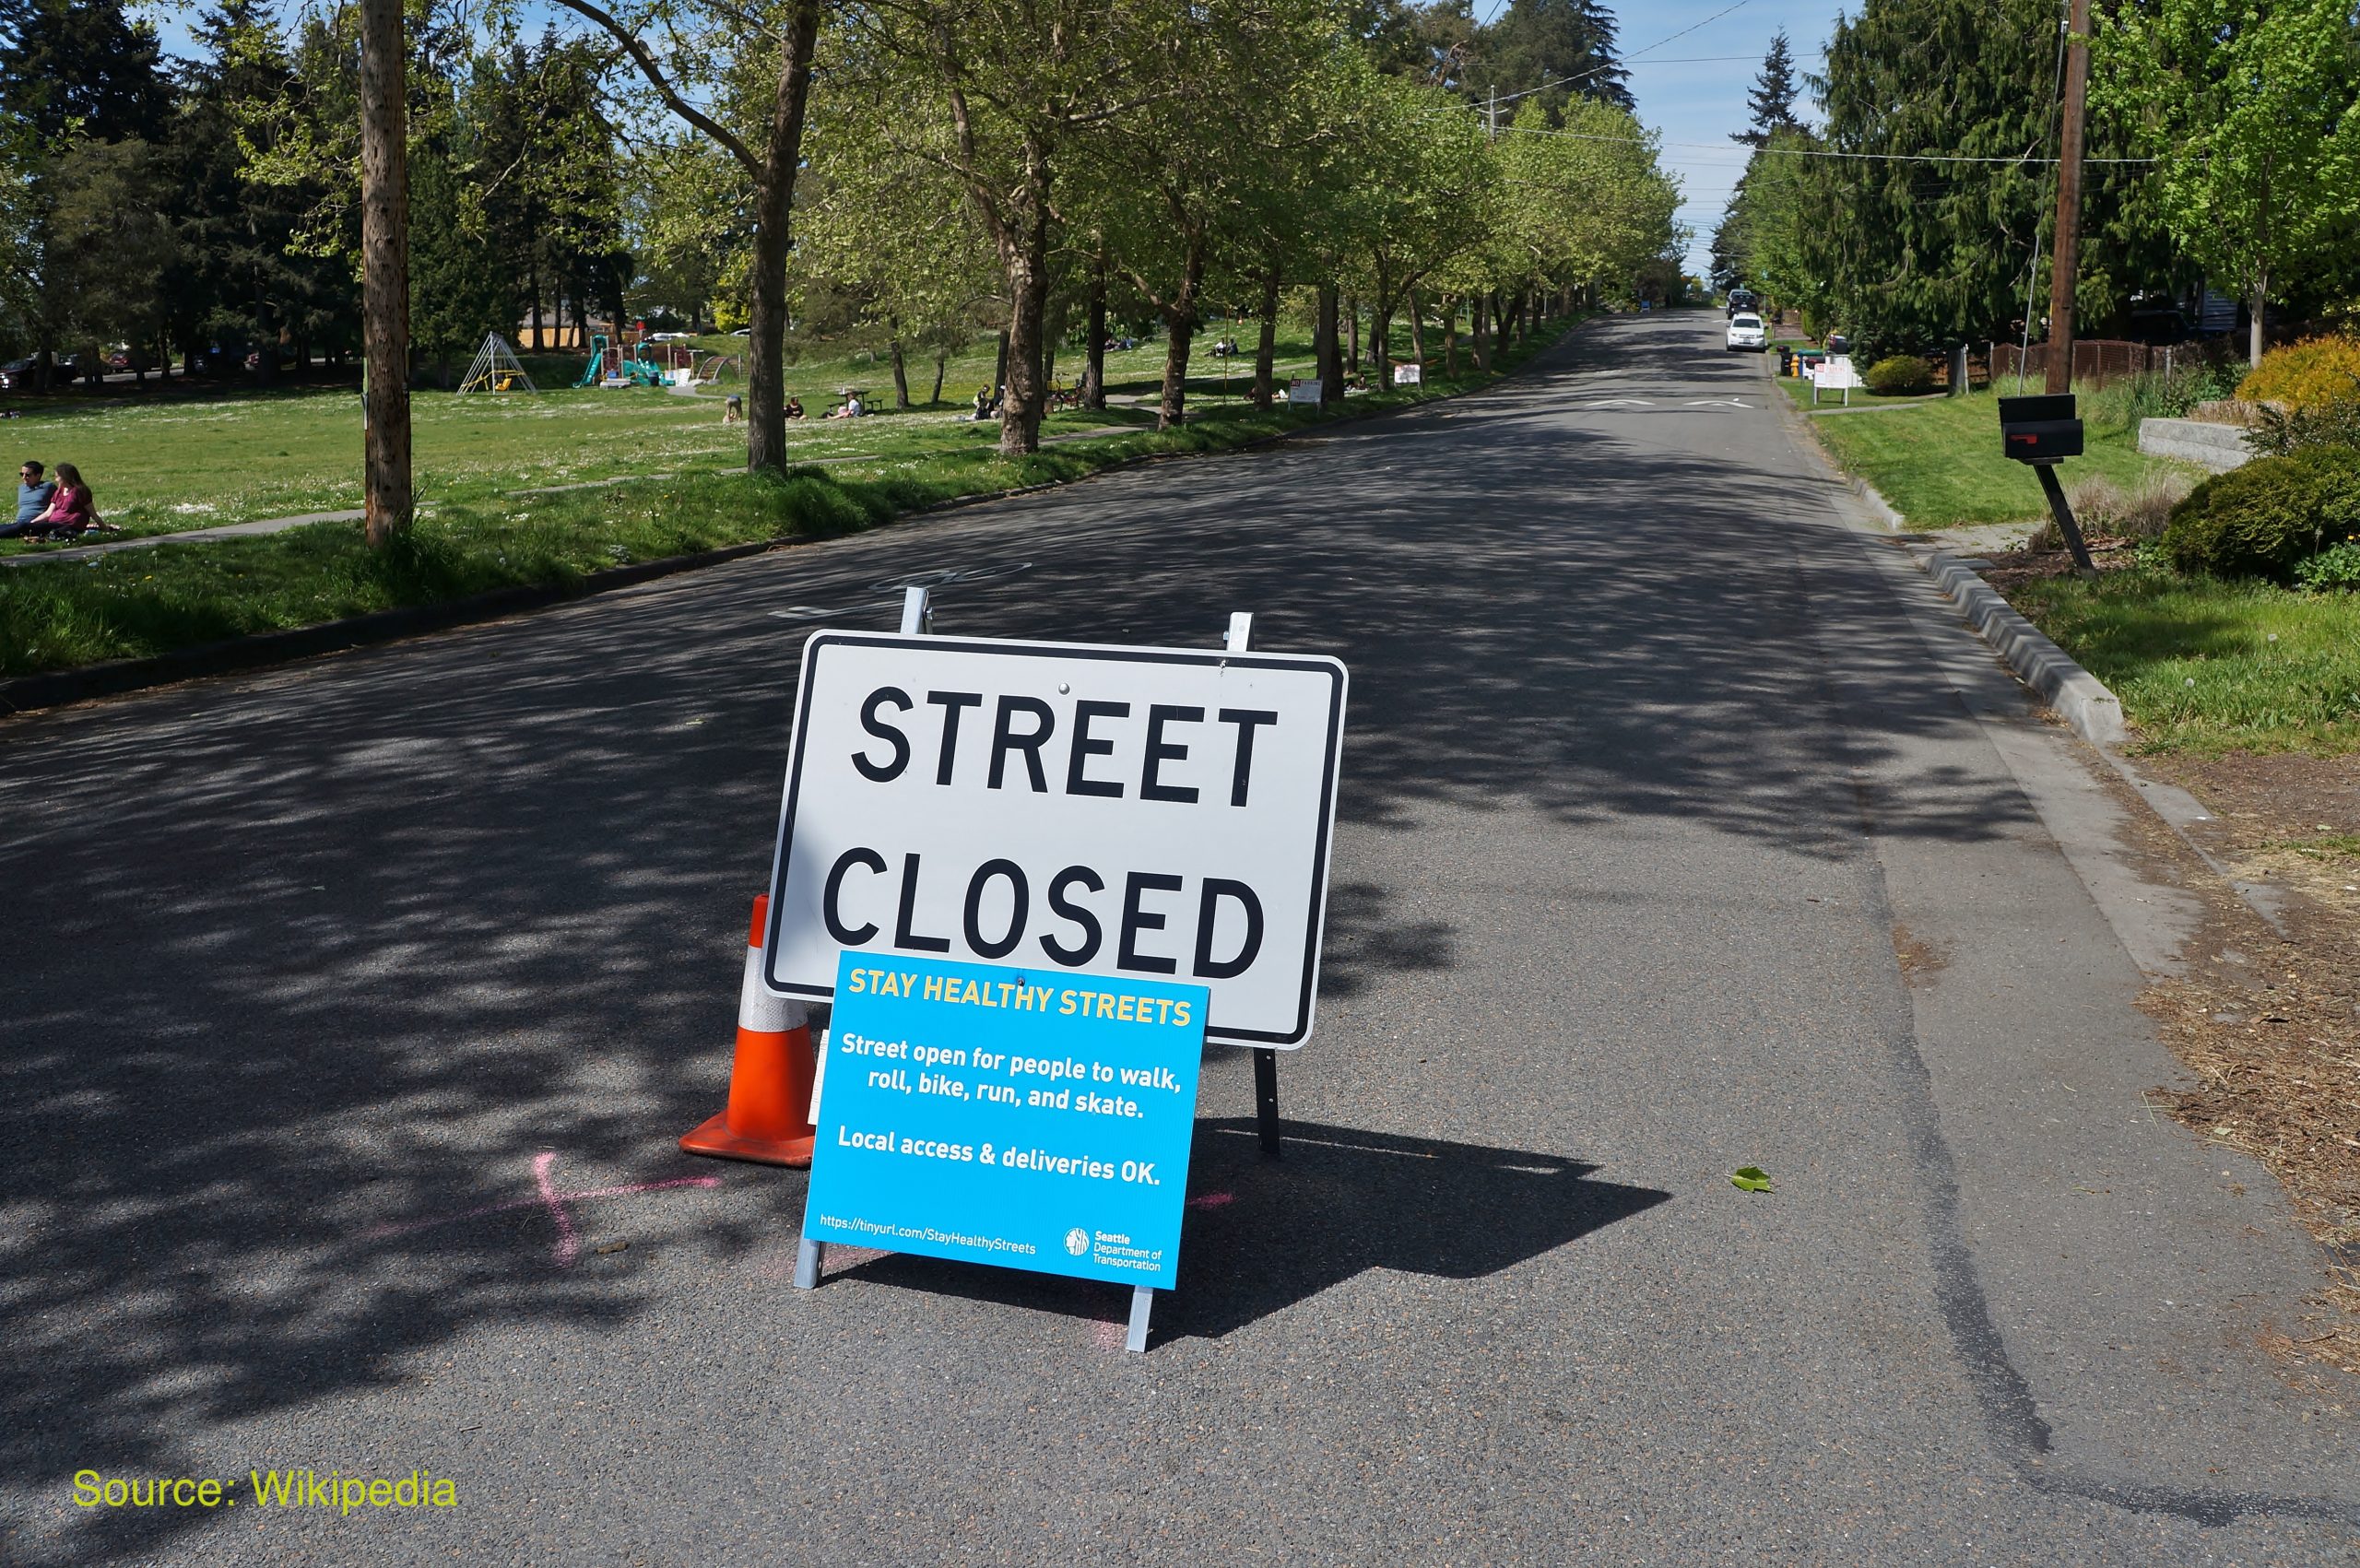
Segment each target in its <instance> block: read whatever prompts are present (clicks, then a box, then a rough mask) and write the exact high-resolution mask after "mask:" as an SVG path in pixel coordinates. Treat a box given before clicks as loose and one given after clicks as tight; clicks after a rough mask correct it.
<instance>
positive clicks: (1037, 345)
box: [999, 144, 1050, 457]
mask: <svg viewBox="0 0 2360 1568" xmlns="http://www.w3.org/2000/svg"><path fill="white" fill-rule="evenodd" d="M1049 179H1050V175H1049V159H1048V152H1047V150H1046V149H1045V148H1044V147H1040V146H1038V145H1037V144H1033V145H1028V146H1027V147H1026V148H1025V154H1024V194H1023V196H1022V198H1021V201H1020V203H1019V204H1018V213H1019V222H1018V223H1017V224H1015V225H1011V226H1009V229H1008V230H1007V232H1006V236H1005V238H1004V239H1003V240H1002V241H1001V242H1000V260H1001V264H1002V265H1003V267H1004V268H1005V270H1006V271H1007V273H1008V396H1007V398H1006V399H1005V400H1004V401H1003V402H1002V403H1001V404H1000V410H999V450H1000V454H1001V455H1002V456H1006V457H1023V456H1028V455H1030V454H1032V453H1035V452H1038V451H1040V450H1041V401H1042V399H1041V391H1042V389H1041V326H1042V319H1043V317H1044V315H1046V314H1047V312H1048V304H1049Z"/></svg>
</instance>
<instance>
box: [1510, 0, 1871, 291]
mask: <svg viewBox="0 0 2360 1568" xmlns="http://www.w3.org/2000/svg"><path fill="white" fill-rule="evenodd" d="M1728 6H1729V0H1656V3H1655V4H1653V5H1648V6H1615V7H1614V13H1615V18H1616V19H1617V21H1618V22H1619V23H1620V24H1621V28H1622V34H1621V45H1622V58H1623V59H1624V61H1625V62H1627V63H1628V65H1629V66H1630V71H1631V95H1632V96H1633V97H1634V98H1635V99H1637V100H1638V104H1639V118H1640V120H1641V121H1642V122H1644V123H1645V124H1647V125H1648V126H1650V127H1652V128H1653V129H1655V130H1657V131H1659V132H1661V133H1662V135H1663V139H1664V149H1663V163H1664V166H1665V167H1666V168H1668V169H1670V171H1672V172H1673V173H1676V174H1678V175H1679V176H1680V183H1681V208H1680V219H1681V222H1683V223H1685V224H1687V225H1688V226H1689V227H1690V228H1691V229H1693V230H1695V238H1694V240H1693V242H1692V243H1691V244H1690V246H1689V251H1688V270H1689V271H1691V272H1693V273H1696V274H1698V275H1699V276H1702V275H1703V273H1704V270H1705V258H1706V256H1707V254H1708V253H1709V252H1710V251H1711V248H1712V240H1713V226H1714V225H1715V224H1717V223H1718V222H1719V221H1720V218H1721V207H1722V205H1723V204H1724V203H1726V202H1727V201H1728V200H1729V190H1730V188H1731V187H1732V186H1734V185H1735V184H1736V183H1737V180H1738V176H1739V175H1740V174H1742V173H1744V172H1745V155H1746V152H1747V149H1746V148H1745V147H1742V146H1740V144H1738V143H1736V142H1733V141H1731V140H1729V133H1730V132H1732V131H1741V130H1743V129H1744V128H1745V93H1746V89H1747V88H1749V87H1751V86H1752V85H1753V74H1754V72H1755V71H1757V70H1759V69H1760V68H1761V65H1762V56H1763V54H1764V53H1765V52H1766V51H1767V50H1768V49H1769V47H1770V37H1771V35H1772V34H1773V33H1775V32H1776V31H1777V30H1778V29H1780V28H1782V27H1783V28H1785V29H1787V41H1788V44H1789V45H1790V46H1791V47H1792V48H1793V50H1794V53H1795V66H1796V70H1797V73H1798V75H1800V74H1802V73H1806V72H1811V71H1816V70H1818V69H1819V65H1820V51H1821V49H1822V48H1823V46H1824V45H1825V44H1826V42H1827V35H1828V33H1829V32H1830V31H1832V30H1833V29H1834V28H1835V18H1836V15H1837V13H1838V11H1839V10H1840V9H1842V7H1841V6H1838V5H1837V4H1835V0H1740V3H1739V5H1738V6H1737V8H1736V9H1734V10H1730V11H1729V14H1728V15H1727V16H1725V17H1721V18H1718V19H1717V20H1712V21H1709V22H1708V21H1706V18H1710V17H1712V16H1713V14H1714V13H1715V12H1717V11H1721V10H1725V9H1727V8H1728ZM1506 8H1507V0H1476V6H1475V11H1476V15H1478V16H1479V17H1482V18H1485V19H1487V20H1488V19H1489V18H1492V17H1494V16H1496V15H1498V14H1499V13H1500V12H1501V11H1503V10H1505V9H1506ZM1854 8H1855V9H1857V6H1855V7H1854ZM1700 22H1703V23H1705V25H1704V26H1702V27H1697V24H1698V23H1700ZM1692 27H1693V28H1696V30H1695V31H1693V32H1683V31H1682V29H1687V28H1692ZM1674 34H1679V35H1680V36H1677V37H1674V36H1673V35H1674ZM1663 40H1670V41H1668V42H1662V43H1661V47H1659V48H1650V47H1649V46H1650V45H1654V44H1657V43H1658V42H1659V41H1663ZM1725 55H1734V56H1736V58H1734V59H1723V58H1717V56H1725ZM1796 107H1797V110H1798V112H1800V113H1801V114H1802V116H1803V117H1804V118H1805V119H1809V120H1814V121H1815V120H1816V119H1817V118H1818V113H1817V106H1816V105H1814V104H1813V103H1812V102H1811V96H1810V93H1809V91H1808V90H1806V91H1805V93H1804V95H1803V98H1802V100H1801V101H1800V102H1799V103H1798V104H1797V106H1796Z"/></svg>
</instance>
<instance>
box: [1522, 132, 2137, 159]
mask: <svg viewBox="0 0 2360 1568" xmlns="http://www.w3.org/2000/svg"><path fill="white" fill-rule="evenodd" d="M1500 129H1501V130H1503V131H1513V132H1515V133H1516V135H1517V136H1565V137H1568V138H1570V139H1572V140H1574V141H1580V142H1619V143H1622V145H1624V146H1627V147H1647V146H1650V145H1652V146H1655V147H1687V148H1692V149H1693V150H1696V151H1702V152H1720V151H1723V150H1724V149H1723V148H1722V147H1721V145H1720V144H1719V143H1717V142H1654V143H1650V142H1649V141H1648V139H1647V138H1646V137H1645V136H1599V135H1596V134H1594V133H1592V132H1588V131H1552V130H1549V129H1547V128H1545V127H1543V126H1539V125H1503V126H1501V127H1500ZM1754 151H1755V152H1756V153H1775V154H1777V155H1778V156H1780V157H1784V158H1851V159H1863V160H1866V161H1868V162H1872V163H2055V162H2056V161H2057V159H2053V158H2035V157H2033V156H2032V155H2031V154H2030V153H2025V154H2024V155H2022V156H2020V157H2016V158H1970V157H1967V156H1966V155H1965V154H1963V153H1942V152H1845V151H1842V150H1840V149H1838V148H1835V147H1756V148H1754ZM2082 161H2083V162H2084V163H2153V162H2154V161H2155V160H2154V159H2152V158H2088V159H2083V160H2082Z"/></svg>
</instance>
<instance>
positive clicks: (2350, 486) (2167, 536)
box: [2164, 447, 2360, 583]
mask: <svg viewBox="0 0 2360 1568" xmlns="http://www.w3.org/2000/svg"><path fill="white" fill-rule="evenodd" d="M2352 534H2360V450H2354V449H2353V448H2350V447H2321V448H2316V449H2313V450H2311V451H2307V452H2298V453H2295V454H2293V455H2292V456H2286V457H2257V458H2255V459H2254V460H2253V461H2252V462H2250V463H2248V464H2247V465H2246V466H2244V467H2242V468H2233V469H2231V470H2230V471H2229V472H2227V473H2225V474H2219V475H2215V476H2214V477H2212V478H2210V479H2207V480H2206V481H2205V482H2204V483H2202V484H2201V485H2199V486H2198V487H2197V488H2196V489H2195V491H2194V493H2192V494H2191V495H2189V498H2188V499H2187V500H2186V501H2181V502H2180V503H2179V504H2178V505H2177V506H2176V507H2174V508H2173V509H2172V520H2171V524H2170V525H2169V526H2168V527H2166V528H2165V530H2164V549H2165V553H2166V554H2168V555H2169V556H2170V557H2171V560H2172V564H2173V565H2175V566H2177V567H2178V568H2179V569H2180V570H2181V571H2182V572H2205V573H2208V574H2209V575H2212V576H2214V577H2269V578H2273V579H2275V580H2276V581H2278V582H2281V583H2283V582H2286V581H2287V580H2289V579H2290V578H2291V577H2292V576H2293V575H2294V572H2295V563H2296V562H2298V561H2300V560H2303V559H2304V558H2305V557H2307V556H2312V555H2317V554H2318V553H2319V552H2320V551H2321V550H2323V549H2325V548H2327V545H2328V543H2329V541H2330V540H2340V539H2342V538H2343V537H2344V536H2347V535H2352Z"/></svg>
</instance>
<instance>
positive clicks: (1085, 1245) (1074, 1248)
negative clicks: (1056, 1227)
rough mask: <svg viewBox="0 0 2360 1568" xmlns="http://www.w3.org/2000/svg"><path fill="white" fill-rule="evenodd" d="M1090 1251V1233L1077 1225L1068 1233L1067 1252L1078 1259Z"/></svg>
mask: <svg viewBox="0 0 2360 1568" xmlns="http://www.w3.org/2000/svg"><path fill="white" fill-rule="evenodd" d="M1089 1250H1090V1232H1087V1231H1085V1230H1083V1229H1082V1228H1081V1227H1080V1226H1079V1225H1076V1226H1075V1227H1074V1228H1073V1229H1072V1230H1070V1231H1068V1232H1066V1251H1068V1252H1069V1253H1071V1254H1073V1255H1074V1256H1076V1257H1080V1256H1081V1255H1082V1254H1083V1253H1086V1252H1088V1251H1089Z"/></svg>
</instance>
